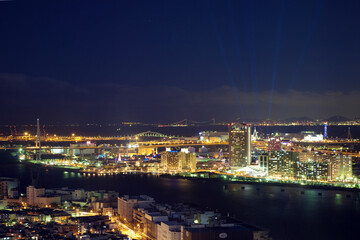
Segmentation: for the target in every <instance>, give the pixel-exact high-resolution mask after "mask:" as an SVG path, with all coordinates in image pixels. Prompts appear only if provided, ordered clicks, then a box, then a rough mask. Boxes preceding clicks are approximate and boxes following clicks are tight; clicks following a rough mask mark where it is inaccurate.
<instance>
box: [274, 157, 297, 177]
mask: <svg viewBox="0 0 360 240" xmlns="http://www.w3.org/2000/svg"><path fill="white" fill-rule="evenodd" d="M298 161H299V153H298V152H291V151H289V152H285V151H272V152H270V155H269V159H268V175H269V176H272V177H281V178H284V177H289V178H291V177H294V176H295V173H296V163H297V162H298Z"/></svg>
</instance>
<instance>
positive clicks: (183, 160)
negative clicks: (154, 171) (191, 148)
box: [161, 152, 196, 171]
mask: <svg viewBox="0 0 360 240" xmlns="http://www.w3.org/2000/svg"><path fill="white" fill-rule="evenodd" d="M161 166H162V167H163V168H164V169H165V170H169V171H183V170H189V171H195V170H196V153H193V152H163V153H161Z"/></svg>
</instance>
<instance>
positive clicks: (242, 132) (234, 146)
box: [229, 123, 251, 168]
mask: <svg viewBox="0 0 360 240" xmlns="http://www.w3.org/2000/svg"><path fill="white" fill-rule="evenodd" d="M250 132H251V128H250V126H249V125H247V124H242V123H232V124H230V125H229V163H230V167H232V168H236V167H246V166H248V165H250V161H251V133H250Z"/></svg>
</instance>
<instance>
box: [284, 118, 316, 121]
mask: <svg viewBox="0 0 360 240" xmlns="http://www.w3.org/2000/svg"><path fill="white" fill-rule="evenodd" d="M283 121H284V122H312V121H315V120H314V119H312V118H309V117H292V118H286V119H284V120H283Z"/></svg>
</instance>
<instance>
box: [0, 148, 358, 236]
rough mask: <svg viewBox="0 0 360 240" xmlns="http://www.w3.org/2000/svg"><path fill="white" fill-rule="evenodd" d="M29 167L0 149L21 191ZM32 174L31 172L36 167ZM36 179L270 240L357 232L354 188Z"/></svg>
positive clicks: (4, 171) (2, 165)
mask: <svg viewBox="0 0 360 240" xmlns="http://www.w3.org/2000/svg"><path fill="white" fill-rule="evenodd" d="M33 168H34V167H33ZM30 169H31V166H30V165H23V164H20V163H18V162H17V161H16V160H14V159H12V158H11V157H10V155H9V154H8V153H7V152H5V153H4V152H3V153H0V176H1V177H16V178H19V179H20V181H21V187H20V190H21V191H22V192H25V188H26V186H27V185H28V184H29V183H30V178H31V177H30V176H31V170H30ZM33 175H34V176H35V177H36V176H37V170H36V168H34V171H33ZM39 182H40V184H41V185H42V186H43V187H46V188H52V187H69V188H84V189H87V190H99V189H105V190H114V191H118V192H119V193H120V194H130V195H138V194H147V195H150V196H152V197H154V198H155V199H156V200H157V201H158V202H164V203H165V202H166V203H175V202H185V203H186V202H188V203H195V204H197V205H199V206H202V207H209V208H211V209H214V210H219V211H221V212H222V213H224V214H228V213H229V214H230V215H231V216H235V217H236V218H238V219H240V220H242V221H244V222H248V223H252V224H255V225H258V226H261V227H263V228H266V229H268V230H270V233H271V236H272V237H273V239H275V240H285V239H293V240H300V239H301V240H303V239H337V240H338V239H355V238H356V237H357V236H359V230H358V227H359V226H360V199H359V196H360V195H359V193H358V192H346V191H338V190H319V189H318V190H316V189H302V188H299V187H282V186H271V185H253V184H242V183H229V184H226V183H222V182H213V181H211V182H207V181H205V180H203V181H193V180H186V179H173V178H162V177H159V176H152V175H134V174H132V175H116V176H91V177H89V176H83V175H82V174H80V173H75V172H70V171H68V170H63V169H48V170H47V171H45V170H44V169H42V170H41V171H40V174H39ZM226 185H227V186H226ZM243 188H244V189H243ZM301 191H304V194H301ZM319 193H321V195H319Z"/></svg>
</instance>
